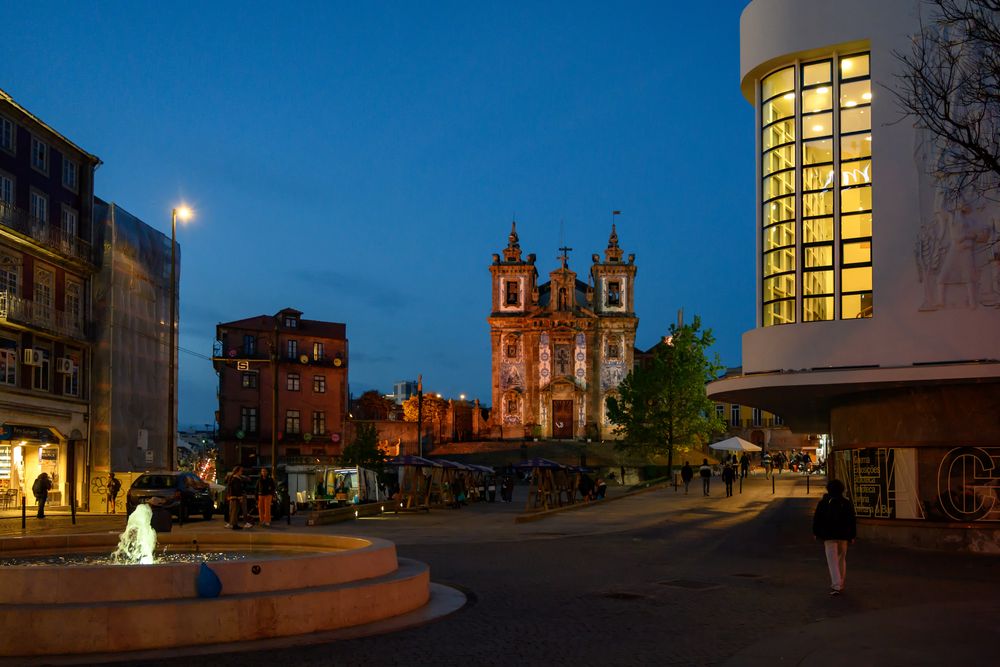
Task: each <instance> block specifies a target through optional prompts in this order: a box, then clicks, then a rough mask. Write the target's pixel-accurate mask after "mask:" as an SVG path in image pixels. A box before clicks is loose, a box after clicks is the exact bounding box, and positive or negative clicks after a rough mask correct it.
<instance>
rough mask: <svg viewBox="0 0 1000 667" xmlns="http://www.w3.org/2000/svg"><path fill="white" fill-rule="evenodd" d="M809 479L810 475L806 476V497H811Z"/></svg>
mask: <svg viewBox="0 0 1000 667" xmlns="http://www.w3.org/2000/svg"><path fill="white" fill-rule="evenodd" d="M809 478H810V475H806V495H807V496H808V495H809Z"/></svg>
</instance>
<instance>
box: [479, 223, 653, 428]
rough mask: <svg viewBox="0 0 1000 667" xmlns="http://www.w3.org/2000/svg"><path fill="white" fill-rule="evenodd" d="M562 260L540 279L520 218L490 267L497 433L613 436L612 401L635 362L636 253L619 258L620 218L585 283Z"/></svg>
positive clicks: (564, 250)
mask: <svg viewBox="0 0 1000 667" xmlns="http://www.w3.org/2000/svg"><path fill="white" fill-rule="evenodd" d="M570 250H572V248H560V251H561V252H562V255H561V256H560V257H559V260H560V263H561V265H560V266H559V267H558V268H557V269H555V270H554V271H552V272H551V273H550V274H549V280H548V282H545V283H541V284H539V283H538V270H537V269H536V268H535V255H534V254H529V255H527V256H526V257H522V254H521V246H520V242H519V239H518V235H517V227H516V223H514V224H513V225H512V226H511V231H510V236H509V237H508V242H507V247H506V248H505V249H504V250H503V253H502V254H495V255H493V264H492V265H491V266H490V274H491V277H492V292H493V308H492V312H491V313H490V316H489V324H490V344H491V348H492V361H493V363H492V375H493V377H492V380H493V381H492V398H493V415H492V423H493V429H492V430H493V433H492V435H493V437H499V438H521V437H528V438H530V437H533V436H534V437H541V438H553V439H577V438H592V439H611V438H614V437H615V435H614V433H613V426H612V424H611V423H609V422H608V418H607V399H608V397H610V396H614V395H615V392H616V391H617V388H618V385H619V384H620V383H621V381H622V380H623V379H625V376H626V375H628V373H629V371H630V370H631V369H632V363H633V352H634V348H635V331H636V327H637V326H638V323H639V318H638V317H636V314H635V300H634V290H633V287H634V285H635V272H636V265H635V255H634V254H630V255H629V256H628V260H627V261H624V260H623V259H622V256H623V252H622V250H621V248H619V247H618V234H617V231H616V230H615V227H614V225H612V227H611V236H610V238H609V239H608V246H607V248H606V249H605V250H604V257H603V260H602V258H601V257H600V255H597V254H594V255H592V256H591V257H592V263H591V266H590V275H589V280H588V282H583V281H581V280H579V279H577V275H576V273H575V272H574V271H572V270H571V269H570V268H569V257H568V252H569V251H570Z"/></svg>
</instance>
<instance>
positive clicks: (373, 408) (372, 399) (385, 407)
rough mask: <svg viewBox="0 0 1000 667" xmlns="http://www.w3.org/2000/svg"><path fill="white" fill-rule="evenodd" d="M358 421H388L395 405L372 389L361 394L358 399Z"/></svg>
mask: <svg viewBox="0 0 1000 667" xmlns="http://www.w3.org/2000/svg"><path fill="white" fill-rule="evenodd" d="M357 405H358V419H388V418H389V413H390V412H391V411H392V408H393V406H394V405H395V404H394V403H393V402H392V400H391V399H388V398H386V397H385V396H383V395H382V394H380V393H378V392H377V391H375V390H374V389H370V390H369V391H366V392H365V393H363V394H361V396H360V397H359V398H358V404H357Z"/></svg>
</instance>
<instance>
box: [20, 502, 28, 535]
mask: <svg viewBox="0 0 1000 667" xmlns="http://www.w3.org/2000/svg"><path fill="white" fill-rule="evenodd" d="M27 525H28V499H27V498H25V497H24V496H21V530H24V529H25V528H26V527H27Z"/></svg>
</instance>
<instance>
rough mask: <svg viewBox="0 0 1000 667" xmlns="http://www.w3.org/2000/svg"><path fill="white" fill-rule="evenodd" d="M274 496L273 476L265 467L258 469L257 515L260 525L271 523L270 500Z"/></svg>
mask: <svg viewBox="0 0 1000 667" xmlns="http://www.w3.org/2000/svg"><path fill="white" fill-rule="evenodd" d="M273 498H274V478H273V477H271V475H270V473H269V472H268V470H267V468H261V469H260V479H258V480H257V517H258V518H259V519H260V525H262V526H270V525H271V500H272V499H273Z"/></svg>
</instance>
